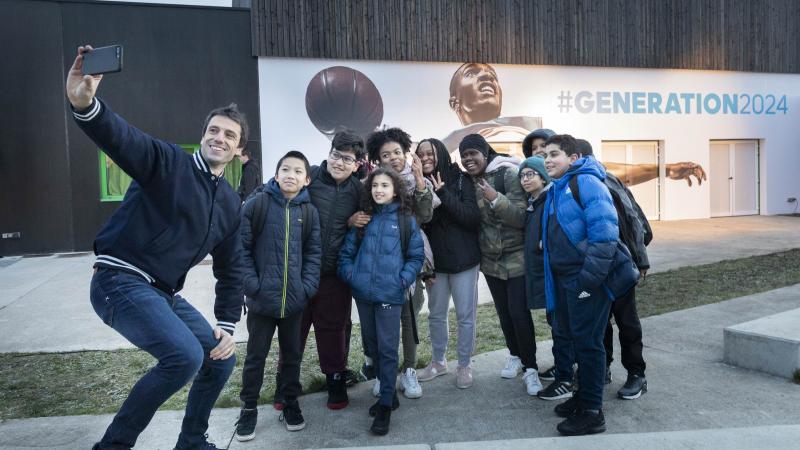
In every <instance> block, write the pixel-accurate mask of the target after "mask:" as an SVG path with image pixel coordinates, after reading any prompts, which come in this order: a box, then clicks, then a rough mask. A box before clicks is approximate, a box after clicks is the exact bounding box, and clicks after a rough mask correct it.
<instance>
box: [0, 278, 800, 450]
mask: <svg viewBox="0 0 800 450" xmlns="http://www.w3.org/2000/svg"><path fill="white" fill-rule="evenodd" d="M798 307H800V285H795V286H790V287H786V288H782V289H777V290H774V291H770V292H766V293H761V294H757V295H751V296H747V297H742V298H738V299H734V300H729V301H726V302H722V303H717V304H712V305H706V306H701V307H697V308H692V309H688V310H684V311H676V312H672V313H669V314H664V315H661V316H654V317H648V318H646V319H644V320H643V321H642V325H643V329H644V344H645V359H646V361H647V364H648V369H647V379H648V382H649V392H648V393H647V394H644V395H643V396H642V397H641V398H639V399H638V400H633V401H626V400H618V399H616V398H615V393H616V391H617V389H619V388H620V387H621V385H622V384H623V383H624V380H625V371H624V369H623V368H622V367H621V366H620V364H619V363H618V362H615V363H614V364H613V365H612V374H613V377H614V381H613V382H612V383H611V385H610V386H608V387H607V389H606V391H605V405H604V411H605V416H606V422H607V425H608V433H607V434H605V435H602V436H595V437H589V438H558V439H549V438H555V437H556V436H557V432H556V430H555V426H556V424H557V423H558V422H559V420H560V419H559V418H558V417H556V416H555V415H554V414H553V412H552V408H553V406H555V402H545V401H541V400H538V399H535V398H532V397H529V396H528V395H526V394H525V391H524V387H523V385H522V382H521V380H520V379H519V378H517V379H514V380H503V379H501V378H500V377H499V374H498V372H499V369H500V367H502V365H503V362H504V360H505V357H506V352H505V351H496V352H491V353H487V354H483V355H478V356H475V357H474V362H473V365H474V373H475V385H474V386H473V387H472V388H470V389H466V390H459V389H457V388H456V387H455V386H454V376H453V375H447V376H443V377H439V378H437V379H436V380H434V381H431V382H428V383H423V389H424V395H423V397H422V398H421V399H418V400H406V399H403V398H401V400H400V402H401V404H400V408H399V409H398V410H397V411H395V413H393V414H392V428H391V432H390V433H389V434H388V435H387V436H384V437H376V436H372V435H370V433H369V432H368V428H369V425H370V423H371V419H370V418H369V417H368V415H367V409H368V407H369V405H370V404H372V403H373V402H374V400H375V399H374V398H373V397H372V395H371V393H370V387H371V386H370V384H369V383H361V384H359V385H357V386H356V387H354V388H353V389H351V390H350V391H349V392H350V398H351V404H350V406H349V407H347V408H346V409H344V410H341V411H330V410H328V409H327V408H325V398H326V395H325V394H324V393H317V394H311V395H307V396H303V397H302V398H301V399H300V402H301V406H302V408H303V414H304V416H305V418H306V422H307V424H308V425H307V427H306V429H305V430H303V431H301V432H297V433H289V432H287V431H286V430H285V429H284V428H283V426H282V424H281V423H280V422H279V421H278V413H277V412H276V411H274V410H273V409H272V408H271V407H270V406H268V405H267V406H264V407H262V408H260V411H259V423H258V426H257V428H256V438H255V440H254V441H251V442H249V443H239V442H236V441H233V443H232V444H231V446H230V448H231V449H262V448H267V449H271V448H275V449H298V448H330V447H359V446H387V445H421V446H422V447H414V448H425V446H433V447H435V448H450V447H446V446H444V445H442V444H444V443H460V444H459V445H461V446H463V448H478V447H480V448H497V447H496V446H495V442H496V441H497V440H498V439H502V440H504V441H502V443H501V444H502V446H503V447H505V446H506V445H508V446H509V448H534V447H535V446H538V445H539V444H547V445H550V444H553V445H554V446H555V448H570V449H573V448H601V447H602V448H609V447H611V448H643V447H645V446H647V448H649V449H659V448H745V447H747V448H797V442H798V440H797V433H798V430H797V426H798V425H800V409H798V408H797V405H798V404H800V385H797V384H793V383H791V382H789V381H787V380H786V379H783V378H779V377H775V376H771V375H767V374H763V373H761V372H757V371H752V370H747V369H742V368H738V367H734V366H729V365H727V364H724V363H723V362H722V355H723V337H722V336H723V331H722V330H723V329H724V328H725V327H728V326H731V325H733V324H737V323H741V322H744V321H748V320H753V319H756V318H758V317H762V316H765V315H771V314H776V313H779V312H783V311H788V310H791V309H796V308H798ZM479 338H480V337H479ZM550 345H551V344H550V342H544V343H541V345H539V351H538V359H539V364H540V366H542V367H548V366H549V365H550V364H551V363H552V355H551V353H550V349H551V347H550ZM616 359H617V361H618V360H619V355H618V354H617V355H616ZM451 367H452V366H451ZM237 412H238V411H237V409H220V410H215V411H214V414H213V415H212V417H211V429H210V430H209V434H210V436H211V438H212V439H213V440H214V441H215V442H216V443H217V444H219V445H220V446H221V447H225V446H226V445H227V443H228V440H229V439H230V437H231V436H232V433H233V430H234V423H235V420H236V416H237ZM181 416H182V412H181V411H161V412H159V413H157V415H156V417H155V420H154V421H153V422H152V423H151V424H150V426H149V427H148V428H147V430H146V431H145V432H144V434H143V435H142V437H141V440H140V442H139V445H138V447H137V448H144V449H162V448H163V449H166V448H171V446H172V445H173V444H174V442H175V438H176V436H177V433H178V430H179V428H180V418H181ZM110 420H111V416H110V415H103V416H78V417H53V418H37V419H22V420H9V421H5V422H2V423H0V448H34V447H35V448H70V449H71V448H88V447H89V446H90V445H91V444H92V442H93V440H95V439H97V438H98V437H99V436H101V435H102V433H103V430H104V429H105V427H106V426H107V425H108V423H109V422H110ZM776 426H780V427H776ZM784 426H788V427H784ZM740 427H757V428H740ZM769 427H776V428H769ZM43 430H47V431H46V432H44V431H43ZM709 430H722V431H716V432H709ZM661 432H678V433H673V434H667V435H664V434H647V435H642V434H640V433H661ZM542 438H544V439H542ZM514 439H526V441H519V442H512V441H508V440H514ZM529 439H533V440H532V441H527V440H529ZM470 442H473V443H474V442H477V444H468V443H470ZM740 444H741V445H740ZM745 444H749V445H745ZM452 448H462V447H452Z"/></svg>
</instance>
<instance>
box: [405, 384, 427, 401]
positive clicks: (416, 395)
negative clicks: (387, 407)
mask: <svg viewBox="0 0 800 450" xmlns="http://www.w3.org/2000/svg"><path fill="white" fill-rule="evenodd" d="M400 392H402V393H403V397H405V398H408V399H411V400H415V399H418V398H422V391H419V392H409V390H408V389H405V388H404V387H403V385H402V384H401V385H400Z"/></svg>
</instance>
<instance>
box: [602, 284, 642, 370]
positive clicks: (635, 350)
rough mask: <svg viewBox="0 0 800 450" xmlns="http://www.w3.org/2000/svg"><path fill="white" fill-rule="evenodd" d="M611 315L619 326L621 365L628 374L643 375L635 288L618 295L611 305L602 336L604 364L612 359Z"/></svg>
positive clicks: (607, 363) (608, 363)
mask: <svg viewBox="0 0 800 450" xmlns="http://www.w3.org/2000/svg"><path fill="white" fill-rule="evenodd" d="M611 317H614V320H615V321H616V322H617V328H619V345H620V351H621V353H622V366H623V367H625V370H627V371H628V374H630V375H640V376H644V369H645V363H644V358H643V357H642V347H643V345H642V324H641V323H640V322H639V313H637V312H636V288H634V289H631V291H630V292H628V293H627V294H626V295H625V296H624V297H620V298H618V299H616V300H615V301H614V303H613V304H612V305H611V314H609V317H608V326H607V327H606V334H605V336H604V338H603V346H605V348H606V366H608V365H611V361H613V360H614V356H613V353H614V328H613V327H612V326H611Z"/></svg>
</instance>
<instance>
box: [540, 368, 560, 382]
mask: <svg viewBox="0 0 800 450" xmlns="http://www.w3.org/2000/svg"><path fill="white" fill-rule="evenodd" d="M539 379H540V380H542V381H556V366H553V367H551V368H549V369H547V370H545V371H544V372H539Z"/></svg>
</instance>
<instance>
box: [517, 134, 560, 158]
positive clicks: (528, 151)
mask: <svg viewBox="0 0 800 450" xmlns="http://www.w3.org/2000/svg"><path fill="white" fill-rule="evenodd" d="M555 135H556V132H555V131H553V130H551V129H549V128H539V129H538V130H533V131H531V132H530V133H529V134H528V135H527V136H525V139H523V140H522V153H523V154H525V155H526V156H531V155H532V154H533V140H534V139H537V138H538V139H544V140H545V141H546V140H548V139H549V138H550V137H551V136H555Z"/></svg>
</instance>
